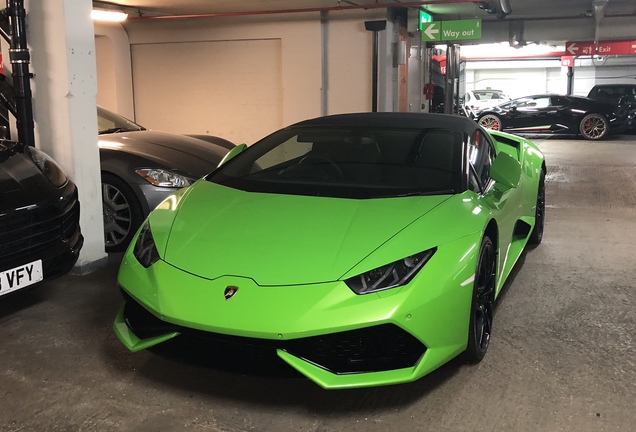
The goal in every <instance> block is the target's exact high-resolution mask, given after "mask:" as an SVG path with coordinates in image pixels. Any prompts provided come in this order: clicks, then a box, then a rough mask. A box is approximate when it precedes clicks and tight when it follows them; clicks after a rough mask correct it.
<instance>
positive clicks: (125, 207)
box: [102, 174, 143, 252]
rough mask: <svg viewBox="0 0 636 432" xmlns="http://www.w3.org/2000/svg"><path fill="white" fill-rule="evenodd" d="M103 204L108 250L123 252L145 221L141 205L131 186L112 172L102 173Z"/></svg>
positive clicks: (105, 240) (105, 241) (105, 238)
mask: <svg viewBox="0 0 636 432" xmlns="http://www.w3.org/2000/svg"><path fill="white" fill-rule="evenodd" d="M102 204H103V207H102V212H103V215H104V243H105V247H106V252H121V251H123V250H125V249H126V248H127V247H128V245H129V244H130V241H131V240H132V238H133V236H134V235H135V232H136V231H137V229H138V228H139V226H140V225H141V222H142V221H143V215H142V211H141V205H140V204H139V201H138V200H137V197H136V196H135V194H134V193H133V191H132V189H131V188H130V186H128V185H127V184H126V182H124V181H123V180H122V179H120V178H119V177H116V176H114V175H112V174H102Z"/></svg>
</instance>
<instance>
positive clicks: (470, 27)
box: [422, 19, 481, 42]
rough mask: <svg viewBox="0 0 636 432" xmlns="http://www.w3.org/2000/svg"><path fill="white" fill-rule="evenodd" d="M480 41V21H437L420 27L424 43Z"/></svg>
mask: <svg viewBox="0 0 636 432" xmlns="http://www.w3.org/2000/svg"><path fill="white" fill-rule="evenodd" d="M473 39H481V20H480V19H472V20H455V21H438V22H431V23H425V24H423V25H422V40H423V41H424V42H435V41H456V40H473Z"/></svg>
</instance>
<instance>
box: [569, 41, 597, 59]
mask: <svg viewBox="0 0 636 432" xmlns="http://www.w3.org/2000/svg"><path fill="white" fill-rule="evenodd" d="M565 53H566V54H569V55H572V56H587V55H592V54H596V46H595V44H594V42H566V43H565Z"/></svg>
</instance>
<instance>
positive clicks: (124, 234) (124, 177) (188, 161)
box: [97, 107, 234, 252]
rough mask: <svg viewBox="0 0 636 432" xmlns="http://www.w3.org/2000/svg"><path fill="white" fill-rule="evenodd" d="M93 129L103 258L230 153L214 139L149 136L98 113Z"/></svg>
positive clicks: (133, 125)
mask: <svg viewBox="0 0 636 432" xmlns="http://www.w3.org/2000/svg"><path fill="white" fill-rule="evenodd" d="M97 125H98V128H99V158H100V162H101V170H102V198H103V201H104V202H103V212H104V242H105V244H106V251H107V252H118V251H123V250H125V249H126V247H127V246H128V244H129V243H130V240H131V239H132V237H133V235H134V234H135V231H137V229H138V228H139V225H141V222H142V221H143V220H144V219H145V218H146V216H148V213H150V211H151V210H152V209H154V208H155V207H156V206H157V204H159V203H160V202H161V201H163V200H164V199H165V198H166V197H167V196H168V195H170V194H172V193H173V192H174V191H176V190H177V189H179V188H181V187H184V186H189V185H190V184H191V183H194V181H195V180H196V179H198V178H201V177H203V176H204V175H206V174H209V173H210V172H211V171H212V170H213V169H214V168H216V166H217V165H218V164H219V162H220V161H221V159H222V158H223V156H225V154H226V153H227V152H228V151H229V150H230V149H232V148H234V144H232V143H231V142H230V141H227V140H225V139H223V138H219V137H215V136H212V135H193V136H186V135H175V134H170V133H166V132H159V131H150V130H148V129H146V128H144V127H143V126H140V125H138V124H136V123H134V122H132V121H130V120H128V119H126V118H124V117H122V116H120V115H118V114H115V113H112V112H110V111H108V110H106V109H104V108H102V107H97Z"/></svg>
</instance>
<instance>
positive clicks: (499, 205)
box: [468, 130, 522, 289]
mask: <svg viewBox="0 0 636 432" xmlns="http://www.w3.org/2000/svg"><path fill="white" fill-rule="evenodd" d="M496 157H497V152H496V150H495V147H494V145H493V144H492V142H491V141H490V139H489V138H488V137H487V136H486V135H485V134H483V133H482V132H481V131H480V130H476V131H475V132H473V134H472V136H471V140H470V142H469V145H468V158H469V188H470V189H471V190H473V191H474V192H476V193H477V194H478V195H479V201H480V204H481V205H482V206H484V207H486V208H488V209H489V211H490V213H491V215H492V216H493V217H494V218H495V219H496V221H497V224H498V226H497V227H498V239H497V243H498V265H497V269H498V270H497V272H498V276H499V275H500V274H501V272H502V271H503V269H504V265H505V262H506V258H507V252H508V251H509V249H510V244H511V242H512V240H513V232H514V228H515V224H516V222H517V219H518V218H519V216H520V211H521V206H520V200H521V199H522V196H521V193H520V188H502V187H498V185H496V184H495V182H494V180H493V179H492V178H491V176H490V167H491V165H492V162H493V161H494V160H495V158H496ZM498 280H499V277H498ZM500 288H501V287H498V289H500Z"/></svg>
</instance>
